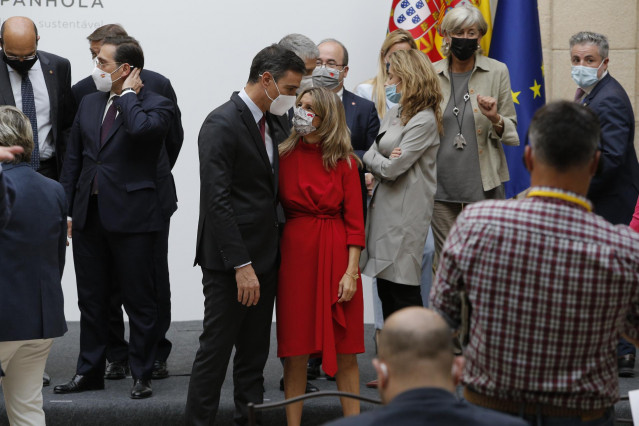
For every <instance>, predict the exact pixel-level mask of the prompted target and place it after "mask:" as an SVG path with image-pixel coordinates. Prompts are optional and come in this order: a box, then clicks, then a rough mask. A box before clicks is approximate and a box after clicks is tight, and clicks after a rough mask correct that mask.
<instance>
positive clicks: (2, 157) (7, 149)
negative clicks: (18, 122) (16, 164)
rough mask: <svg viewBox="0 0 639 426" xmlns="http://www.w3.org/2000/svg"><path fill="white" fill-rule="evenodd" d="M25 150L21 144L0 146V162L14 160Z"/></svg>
mask: <svg viewBox="0 0 639 426" xmlns="http://www.w3.org/2000/svg"><path fill="white" fill-rule="evenodd" d="M23 151H24V150H23V149H22V147H21V146H0V163H4V162H8V161H13V160H14V159H15V156H16V155H18V154H21V153H22V152H23Z"/></svg>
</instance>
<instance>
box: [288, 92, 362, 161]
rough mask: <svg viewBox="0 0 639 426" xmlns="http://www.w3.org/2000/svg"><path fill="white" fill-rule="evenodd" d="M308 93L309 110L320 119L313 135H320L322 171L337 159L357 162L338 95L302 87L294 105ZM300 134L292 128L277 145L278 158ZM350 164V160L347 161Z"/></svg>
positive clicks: (290, 149)
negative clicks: (309, 98)
mask: <svg viewBox="0 0 639 426" xmlns="http://www.w3.org/2000/svg"><path fill="white" fill-rule="evenodd" d="M307 93H308V94H309V95H311V99H312V100H313V112H314V113H315V114H316V115H317V116H319V117H320V118H321V119H322V123H321V124H320V125H319V127H318V128H317V130H315V134H316V135H317V136H318V137H319V138H320V140H321V141H322V142H321V144H322V145H321V150H322V162H323V164H324V168H325V169H326V170H331V169H334V168H335V167H337V163H338V161H340V160H348V159H349V158H352V159H353V160H355V162H356V163H357V164H358V165H361V161H360V160H359V158H357V156H356V155H355V153H354V151H353V146H352V145H351V133H350V131H349V130H348V126H347V125H346V115H345V114H344V105H343V104H342V101H341V100H340V99H339V97H338V96H337V95H336V94H335V93H333V92H332V91H330V90H328V89H325V88H324V87H313V88H310V89H306V90H304V91H303V92H302V93H300V94H299V95H298V96H297V101H296V104H297V103H299V102H300V101H301V99H302V97H303V96H304V95H306V94H307ZM300 139H301V136H300V135H299V134H298V133H297V132H296V131H295V128H294V127H293V128H292V129H291V134H290V135H289V137H288V138H286V140H285V141H284V142H282V143H281V144H280V145H279V148H278V149H279V153H280V157H286V156H287V155H288V154H290V153H291V152H292V151H293V149H295V147H296V146H297V144H298V143H299V141H300ZM348 166H349V167H351V162H350V161H349V162H348Z"/></svg>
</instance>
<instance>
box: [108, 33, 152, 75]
mask: <svg viewBox="0 0 639 426" xmlns="http://www.w3.org/2000/svg"><path fill="white" fill-rule="evenodd" d="M103 44H111V45H113V46H115V57H114V58H113V59H114V60H115V62H117V63H120V64H129V65H131V66H132V67H135V68H138V69H140V70H141V69H142V68H144V52H143V51H142V47H141V46H140V43H138V41H137V40H136V39H134V38H133V37H128V36H127V37H123V36H119V37H107V38H105V39H104V43H103Z"/></svg>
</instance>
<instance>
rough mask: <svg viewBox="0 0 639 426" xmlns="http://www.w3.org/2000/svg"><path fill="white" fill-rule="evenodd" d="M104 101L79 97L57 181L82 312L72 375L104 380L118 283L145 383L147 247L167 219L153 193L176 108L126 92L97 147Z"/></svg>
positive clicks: (151, 315) (149, 352) (148, 366)
mask: <svg viewBox="0 0 639 426" xmlns="http://www.w3.org/2000/svg"><path fill="white" fill-rule="evenodd" d="M108 97H109V95H108V94H107V93H93V94H90V95H87V96H85V97H84V98H83V99H82V102H81V103H80V107H79V109H78V113H77V115H76V118H75V122H74V123H73V128H72V130H71V137H70V139H69V146H68V151H67V157H66V159H65V165H64V168H63V170H62V178H61V182H62V184H63V186H64V189H65V191H66V194H67V198H68V200H69V210H70V211H71V216H72V218H73V256H74V260H75V270H76V278H77V284H78V304H79V307H80V313H81V318H80V356H79V359H78V367H77V371H76V372H77V374H80V375H91V376H92V375H95V376H96V378H97V377H99V378H100V379H101V377H102V376H103V375H104V367H105V354H106V345H107V340H108V337H107V335H108V308H109V297H108V296H109V294H110V287H111V285H112V284H111V283H112V282H113V281H114V280H117V282H119V283H120V285H121V290H122V296H123V302H124V307H125V309H126V311H127V314H128V316H129V320H130V322H129V323H130V327H131V338H130V344H129V364H130V366H131V373H132V375H133V377H134V378H136V379H149V378H150V376H151V371H152V367H153V361H154V360H155V352H156V346H157V343H158V340H159V335H158V325H157V321H158V312H157V311H158V307H157V301H156V292H155V280H154V274H155V267H154V249H153V246H154V244H155V242H156V241H157V238H158V233H159V231H162V230H163V229H165V228H166V226H167V221H168V219H169V215H168V214H167V213H166V211H164V210H163V209H162V208H161V202H160V197H159V195H158V191H157V188H158V176H159V173H158V161H159V156H160V152H161V150H162V147H163V143H164V139H165V137H166V133H167V131H168V128H169V125H170V123H171V119H172V117H173V111H174V106H173V102H172V101H171V100H169V99H166V98H164V97H162V96H160V95H157V94H155V93H153V92H149V91H146V90H145V89H144V88H143V89H142V90H141V91H140V93H139V94H138V95H137V96H136V95H135V94H131V93H129V94H124V95H123V96H121V97H119V98H118V99H116V100H115V101H114V104H115V105H116V107H117V109H118V111H119V114H118V116H117V118H116V119H115V122H114V123H113V126H112V127H111V129H110V131H109V133H108V135H107V136H106V138H105V140H104V141H102V142H101V141H100V133H101V125H102V120H103V116H104V112H105V109H106V104H107V100H108ZM94 179H97V184H98V185H97V186H98V195H93V193H94V191H93V188H94V184H93V181H94Z"/></svg>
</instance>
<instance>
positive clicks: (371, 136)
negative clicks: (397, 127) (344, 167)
mask: <svg viewBox="0 0 639 426" xmlns="http://www.w3.org/2000/svg"><path fill="white" fill-rule="evenodd" d="M342 103H343V104H344V113H345V114H346V124H347V125H348V128H349V130H350V131H351V145H353V149H354V150H355V154H357V156H358V157H359V158H360V159H361V158H362V157H363V156H364V153H366V151H368V149H369V148H370V147H371V145H373V142H374V141H375V138H376V137H377V133H379V117H378V115H377V109H375V104H374V103H373V102H371V101H369V100H368V99H364V98H362V97H361V96H357V95H355V94H354V93H351V92H349V91H348V90H346V89H344V92H343V94H342Z"/></svg>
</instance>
